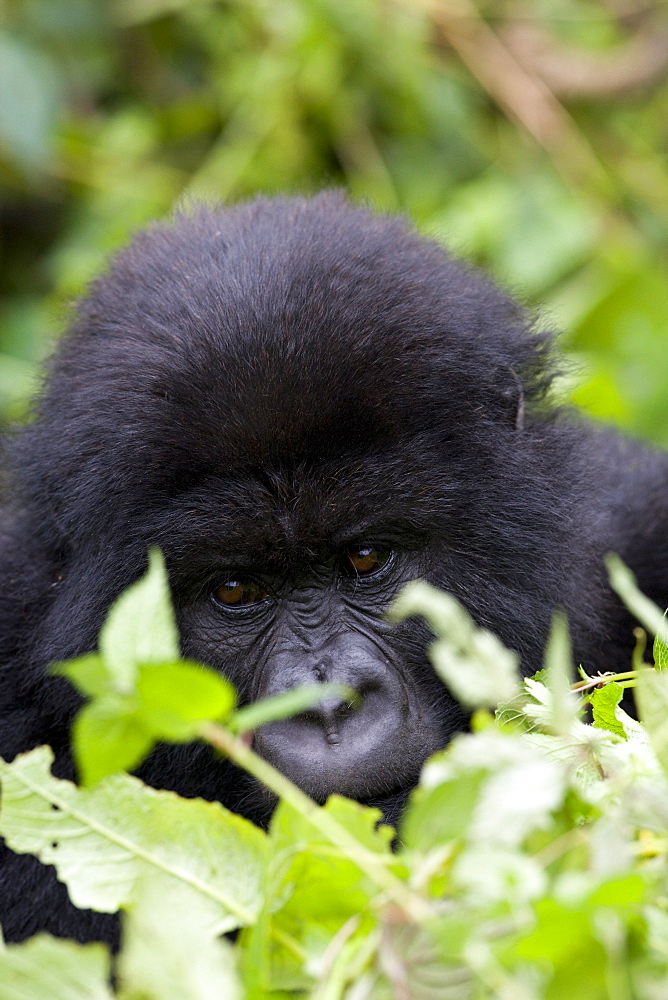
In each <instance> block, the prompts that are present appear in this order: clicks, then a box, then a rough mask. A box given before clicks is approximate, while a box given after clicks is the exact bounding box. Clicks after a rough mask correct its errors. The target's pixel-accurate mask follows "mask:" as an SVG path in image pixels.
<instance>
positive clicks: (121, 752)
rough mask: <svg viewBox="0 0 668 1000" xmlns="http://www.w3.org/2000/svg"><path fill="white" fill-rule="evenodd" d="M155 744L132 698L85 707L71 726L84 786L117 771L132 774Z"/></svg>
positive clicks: (101, 702)
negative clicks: (131, 700) (130, 699)
mask: <svg viewBox="0 0 668 1000" xmlns="http://www.w3.org/2000/svg"><path fill="white" fill-rule="evenodd" d="M154 743H155V740H154V739H153V737H152V736H151V734H150V733H149V732H148V731H147V730H146V728H145V726H143V725H142V723H141V719H140V717H139V716H138V713H137V711H136V707H135V706H134V703H133V702H130V701H129V699H128V700H126V699H123V698H116V699H112V698H107V699H100V700H99V701H95V702H92V703H91V704H90V705H85V706H84V707H83V708H82V709H81V711H80V712H79V714H78V715H77V717H76V719H75V720H74V724H73V727H72V745H73V750H74V760H75V763H76V765H77V772H78V775H79V778H80V780H81V782H82V784H84V785H92V784H95V782H96V781H100V779H101V778H104V777H106V776H107V775H108V774H115V773H116V772H117V771H132V770H133V769H134V768H135V767H138V765H139V764H141V762H142V760H143V759H144V757H146V755H147V754H148V753H149V751H150V750H151V748H152V746H153V744H154Z"/></svg>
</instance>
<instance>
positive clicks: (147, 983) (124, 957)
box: [118, 878, 241, 1000]
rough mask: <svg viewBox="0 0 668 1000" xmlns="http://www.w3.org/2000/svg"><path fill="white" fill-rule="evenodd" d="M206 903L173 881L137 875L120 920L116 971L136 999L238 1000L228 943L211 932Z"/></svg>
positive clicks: (129, 992) (238, 990) (231, 955)
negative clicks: (138, 881)
mask: <svg viewBox="0 0 668 1000" xmlns="http://www.w3.org/2000/svg"><path fill="white" fill-rule="evenodd" d="M215 931H216V928H215V927H211V926H210V913H209V910H208V907H207V906H206V905H203V900H202V899H197V898H195V897H194V896H193V895H192V894H191V893H189V892H187V891H184V887H183V885H179V884H178V883H177V882H170V883H169V884H168V883H166V882H164V881H162V880H160V879H156V878H146V879H142V880H141V881H140V883H139V884H138V885H137V887H136V891H135V893H134V900H133V903H132V905H131V907H130V908H129V911H128V913H127V914H126V916H125V917H124V919H123V951H122V952H121V955H120V958H119V967H118V974H119V979H120V983H121V986H122V988H123V991H124V993H123V995H124V996H125V994H126V993H127V994H128V996H129V997H130V998H134V997H141V1000H239V998H240V997H241V986H240V983H239V980H238V977H237V973H236V962H235V955H234V952H233V950H232V945H231V944H230V943H229V942H228V941H226V940H225V939H224V938H223V939H220V938H218V937H216V935H215Z"/></svg>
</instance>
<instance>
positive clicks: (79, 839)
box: [0, 747, 266, 933]
mask: <svg viewBox="0 0 668 1000" xmlns="http://www.w3.org/2000/svg"><path fill="white" fill-rule="evenodd" d="M52 760H53V754H52V752H51V750H50V749H49V748H48V747H38V748H37V749H36V750H32V751H31V752H30V753H27V754H23V755H21V756H20V757H17V758H16V760H15V761H14V762H13V763H12V764H6V763H5V762H2V763H0V776H1V777H2V789H3V799H2V812H1V813H0V833H2V834H3V835H4V836H5V838H6V840H7V843H8V845H9V846H10V847H11V848H12V850H14V851H18V852H19V853H26V852H28V853H31V854H36V855H37V856H38V857H39V858H40V860H41V861H43V862H44V863H46V864H53V865H55V867H56V870H57V872H58V877H59V878H60V880H61V881H63V882H65V883H66V884H67V887H68V890H69V893H70V897H71V899H72V902H73V903H74V904H75V905H76V906H79V907H82V908H86V907H90V908H92V909H95V910H100V911H102V912H106V913H111V912H114V911H115V910H117V909H119V907H123V906H127V905H128V904H130V903H131V902H132V899H133V895H134V890H135V886H136V884H137V882H138V880H140V879H143V878H145V877H146V876H158V877H159V878H160V879H162V880H164V882H165V883H166V887H167V889H169V888H170V884H171V883H173V882H177V883H178V884H179V886H180V887H181V889H182V891H183V893H184V896H183V897H182V900H183V904H184V905H187V896H188V894H193V895H194V896H195V897H197V900H196V903H197V905H198V906H200V905H201V901H202V900H205V901H206V902H207V905H208V918H209V922H210V930H211V933H221V932H223V931H229V930H232V929H234V928H235V927H240V926H244V925H246V924H250V923H253V921H254V920H255V919H256V916H257V913H258V911H259V909H260V905H261V881H262V876H263V872H264V867H265V855H266V836H265V834H264V833H263V832H262V831H261V830H259V829H257V827H255V826H253V825H252V824H251V823H249V822H248V821H247V820H244V819H242V818H241V817H240V816H236V815H234V814H233V813H231V812H229V811H228V810H227V809H225V808H224V807H223V806H221V805H219V804H218V803H212V802H204V801H202V800H198V799H195V800H183V799H180V798H179V797H178V796H177V795H174V794H173V793H172V792H162V791H156V790H155V789H152V788H147V787H146V786H144V785H143V784H142V782H141V781H139V779H138V778H133V777H129V776H128V775H124V774H118V775H113V776H111V777H109V778H107V779H105V780H104V781H102V782H100V783H99V784H98V785H96V786H95V787H94V788H91V789H78V788H76V786H75V785H73V784H71V783H70V782H69V781H61V780H58V779H56V778H54V777H53V776H52V775H51V773H50V770H49V769H50V765H51V763H52Z"/></svg>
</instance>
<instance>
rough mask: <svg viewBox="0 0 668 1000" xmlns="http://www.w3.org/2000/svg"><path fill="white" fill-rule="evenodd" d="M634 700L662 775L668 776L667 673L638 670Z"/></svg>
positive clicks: (648, 668) (649, 669) (646, 669)
mask: <svg viewBox="0 0 668 1000" xmlns="http://www.w3.org/2000/svg"><path fill="white" fill-rule="evenodd" d="M635 698H636V704H637V706H638V714H639V716H640V721H641V722H642V724H643V725H644V726H645V729H646V730H647V732H648V733H649V738H650V742H651V744H652V749H653V750H654V753H655V754H656V757H657V760H658V761H659V764H660V765H661V767H662V769H663V771H664V774H667V775H668V724H667V720H668V673H665V672H663V671H658V670H653V669H652V668H651V667H647V668H645V669H643V670H639V671H638V679H637V682H636V687H635Z"/></svg>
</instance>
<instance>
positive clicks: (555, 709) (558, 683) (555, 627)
mask: <svg viewBox="0 0 668 1000" xmlns="http://www.w3.org/2000/svg"><path fill="white" fill-rule="evenodd" d="M545 670H546V675H547V686H548V689H549V691H550V694H551V700H550V709H551V718H550V724H551V726H552V728H553V729H554V731H555V733H557V734H559V735H562V736H566V735H568V733H569V732H570V730H571V727H572V724H573V722H574V721H576V719H577V717H578V715H579V713H580V700H579V698H578V697H577V695H576V694H575V692H573V691H571V681H572V679H573V657H572V655H571V640H570V635H569V632H568V622H567V620H566V616H565V615H563V614H561V613H559V612H557V613H555V614H554V615H553V617H552V628H551V629H550V636H549V638H548V640H547V646H546V647H545Z"/></svg>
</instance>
